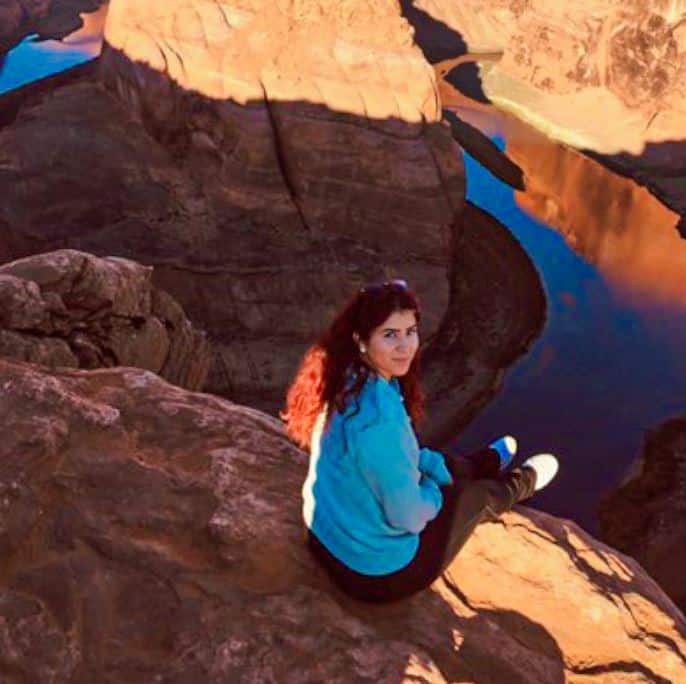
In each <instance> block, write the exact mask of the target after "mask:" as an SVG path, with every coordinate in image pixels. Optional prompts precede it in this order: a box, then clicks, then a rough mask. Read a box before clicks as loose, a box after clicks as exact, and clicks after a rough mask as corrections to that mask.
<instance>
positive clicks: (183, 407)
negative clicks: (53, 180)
mask: <svg viewBox="0 0 686 684" xmlns="http://www.w3.org/2000/svg"><path fill="white" fill-rule="evenodd" d="M0 390H1V392H0V416H1V417H2V424H3V428H4V432H3V435H4V437H3V440H2V441H1V442H0V464H1V467H0V488H1V490H2V491H1V493H0V507H1V508H0V510H1V511H2V515H0V549H1V553H0V678H2V679H5V680H7V681H12V680H16V679H20V680H25V681H41V682H49V681H54V682H63V681H65V682H66V681H83V682H86V681H87V682H96V681H108V682H112V683H113V684H116V683H119V682H122V683H124V682H125V683H126V684H137V683H138V682H141V683H142V682H150V681H154V680H155V677H158V678H161V679H163V680H168V681H179V682H180V681H187V682H208V684H213V683H215V682H216V683H219V682H227V681H236V682H239V681H260V682H263V681H288V682H291V681H292V682H298V681H317V682H370V683H372V682H373V683H377V682H408V683H409V682H411V681H425V682H448V681H450V682H455V681H462V682H478V683H479V684H504V683H505V682H507V683H508V684H510V683H512V684H525V683H526V684H530V683H531V682H536V683H537V684H559V683H560V682H562V681H565V682H570V683H571V684H588V683H589V682H602V683H603V684H620V682H627V681H631V682H656V681H665V682H679V681H682V680H684V679H685V678H686V664H685V653H686V622H685V621H684V617H683V615H682V614H680V613H679V611H678V610H677V609H676V608H675V607H674V605H673V604H672V603H671V602H670V601H669V599H667V597H666V596H665V595H664V594H663V593H662V591H661V590H660V589H659V588H658V586H657V585H656V584H655V583H654V582H653V581H652V580H651V579H650V578H649V577H648V576H647V575H646V574H645V572H644V571H643V570H642V569H641V567H640V566H639V565H638V564H637V563H636V562H635V561H633V560H631V559H629V558H628V557H625V556H623V555H622V554H620V553H617V552H615V551H613V550H612V549H610V548H609V547H607V546H605V545H604V544H601V543H600V542H598V541H596V540H595V539H593V538H592V537H590V536H589V535H587V534H586V533H584V532H583V531H582V530H581V529H579V528H578V527H577V526H576V525H575V524H573V523H571V522H569V521H565V520H557V519H555V518H553V517H551V516H548V515H546V514H543V513H539V512H536V511H531V510H528V509H526V508H524V507H520V508H519V509H518V510H517V512H513V513H512V514H509V515H507V516H505V517H504V518H503V519H502V520H501V521H500V522H494V523H485V524H483V525H482V526H481V527H480V528H479V529H478V530H477V532H476V534H475V535H474V536H473V537H472V539H471V540H470V541H469V542H468V543H467V545H466V546H465V548H464V549H463V551H462V552H461V554H460V556H458V559H457V560H456V561H455V562H454V563H453V565H452V566H451V568H450V569H449V571H448V572H447V573H446V574H445V575H444V577H443V579H439V580H438V581H437V582H436V583H435V584H434V586H433V587H432V588H430V589H429V590H427V591H425V592H424V593H422V594H420V595H418V596H416V597H414V598H413V599H412V600H409V601H406V602H403V603H400V604H397V605H393V606H387V607H373V606H365V605H363V604H359V603H355V602H352V601H349V600H347V599H345V598H344V597H342V596H341V595H339V594H338V593H336V592H335V591H334V590H333V589H332V587H331V586H330V585H329V583H328V581H327V579H326V577H325V576H324V575H323V574H322V572H321V571H320V570H319V569H318V568H317V567H316V566H315V565H314V563H313V561H312V560H311V559H310V557H309V555H308V554H307V552H306V551H305V549H304V547H303V545H302V532H301V522H300V486H301V483H302V479H303V478H304V475H305V457H304V454H303V453H302V452H300V451H299V450H298V449H296V448H295V447H294V446H293V445H292V444H291V443H290V442H289V441H288V440H287V439H286V437H285V434H284V430H283V428H282V426H281V424H280V423H279V422H278V421H277V420H276V419H273V418H271V417H269V416H267V415H265V414H262V413H260V412H259V411H256V410H254V409H250V408H247V407H244V406H239V405H236V404H232V403H231V402H228V401H226V400H222V399H219V398H217V397H214V396H210V395H206V394H202V393H193V392H189V391H187V390H183V389H180V388H178V387H175V386H173V385H170V384H169V383H167V382H165V381H164V380H162V379H160V378H159V377H158V376H156V375H154V374H153V373H151V372H149V371H144V370H140V369H135V368H116V369H115V368H112V369H98V370H93V371H84V370H76V369H59V370H56V371H53V372H47V371H46V370H45V369H41V368H39V367H37V366H32V365H30V364H26V363H17V362H12V361H8V360H4V359H0Z"/></svg>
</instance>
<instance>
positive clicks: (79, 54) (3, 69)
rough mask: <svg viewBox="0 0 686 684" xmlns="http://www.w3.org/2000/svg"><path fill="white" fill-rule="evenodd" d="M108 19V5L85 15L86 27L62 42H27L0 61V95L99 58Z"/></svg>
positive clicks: (31, 38) (26, 40) (33, 40)
mask: <svg viewBox="0 0 686 684" xmlns="http://www.w3.org/2000/svg"><path fill="white" fill-rule="evenodd" d="M106 16H107V6H106V5H103V6H102V7H100V8H99V9H98V10H96V11H95V12H92V13H90V14H82V15H81V18H82V19H83V22H84V25H83V26H82V27H81V28H80V29H79V30H78V31H75V32H74V33H72V34H71V35H69V36H67V37H66V38H64V39H63V40H62V41H59V40H46V41H40V42H38V41H36V40H35V36H28V37H27V38H25V39H24V40H23V41H22V42H21V43H19V45H17V46H16V47H15V48H13V49H12V50H10V51H9V53H7V55H5V56H4V57H3V58H0V93H4V92H7V91H9V90H13V89H14V88H19V87H20V86H22V85H26V84H27V83H31V82H33V81H36V80H38V79H41V78H44V77H46V76H50V75H51V74H55V73H57V72H59V71H64V70H65V69H68V68H69V67H72V66H76V65H77V64H81V63H83V62H86V61H88V60H89V59H93V58H94V57H97V56H98V55H99V54H100V50H101V48H102V33H103V28H104V25H105V18H106ZM3 60H4V64H3Z"/></svg>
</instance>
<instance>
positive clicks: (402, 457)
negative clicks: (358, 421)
mask: <svg viewBox="0 0 686 684" xmlns="http://www.w3.org/2000/svg"><path fill="white" fill-rule="evenodd" d="M355 442H356V452H357V460H358V463H359V467H360V472H361V473H362V477H363V478H364V479H365V481H366V482H367V484H368V485H369V486H370V488H371V490H372V492H373V493H374V496H375V497H376V499H377V500H378V501H379V503H380V505H381V508H382V510H383V512H384V516H385V518H386V520H387V522H388V524H389V525H391V526H392V527H396V528H398V529H401V530H404V531H407V532H413V533H419V532H421V531H422V530H423V529H424V527H426V523H427V522H429V520H432V519H433V518H435V517H436V515H437V514H438V512H439V511H440V509H441V506H442V505H443V494H442V493H441V490H440V489H439V487H438V484H437V483H436V482H435V481H434V480H433V479H432V478H430V477H426V476H424V475H423V474H422V473H421V472H420V470H419V468H418V467H417V465H416V463H417V454H416V449H415V453H414V454H413V450H412V444H411V443H410V442H409V440H407V439H406V438H405V437H404V433H403V431H402V429H401V427H400V426H399V425H398V423H394V422H393V421H384V422H381V423H376V424H374V425H371V426H368V427H366V428H364V429H362V430H360V431H359V432H357V433H356V435H355Z"/></svg>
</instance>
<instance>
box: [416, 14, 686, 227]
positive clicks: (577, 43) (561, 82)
mask: <svg viewBox="0 0 686 684" xmlns="http://www.w3.org/2000/svg"><path fill="white" fill-rule="evenodd" d="M403 4H404V6H405V13H406V15H407V16H408V18H409V19H410V21H412V23H413V25H414V26H416V27H417V39H418V41H419V43H420V45H421V46H422V48H423V50H424V52H425V54H426V55H427V57H428V58H429V59H431V61H434V62H438V61H440V60H445V59H447V58H449V57H451V56H454V55H455V54H460V53H461V52H465V51H471V52H479V53H494V52H500V53H501V58H500V60H499V62H498V63H497V65H495V66H494V67H491V65H487V66H485V67H482V69H481V83H482V86H483V89H484V92H485V93H486V95H487V96H488V97H489V98H490V100H491V101H492V102H494V103H495V104H497V105H498V106H500V107H503V108H505V109H508V110H510V111H512V112H514V113H515V114H516V115H517V116H519V117H521V118H523V119H524V120H526V121H528V122H529V123H532V124H533V125H534V126H536V127H537V128H539V129H541V130H542V131H543V132H545V133H546V134H547V135H549V136H551V137H553V138H555V139H557V140H560V141H562V142H565V143H567V144H570V145H572V146H574V147H577V148H581V149H584V150H586V151H588V152H589V153H591V154H594V155H596V156H597V157H598V158H599V159H600V160H601V161H602V162H603V163H604V164H607V165H609V166H610V167H611V168H613V169H614V170H617V171H619V172H620V173H623V174H625V175H627V176H630V177H632V178H635V179H636V180H638V181H639V182H640V183H641V184H643V185H646V186H647V187H648V188H650V190H651V191H652V192H654V193H655V194H656V195H657V196H658V197H659V198H660V199H661V200H662V201H663V202H665V203H666V204H668V205H669V206H670V207H671V208H673V209H674V210H675V211H677V212H678V213H679V214H680V215H681V216H682V221H681V224H680V231H681V234H682V236H686V161H685V160H686V0H631V1H630V2H624V1H623V0H611V1H610V2H607V1H602V2H600V1H598V2H564V3H560V2H553V3H551V2H544V1H543V0H488V1H487V2H483V0H465V1H464V2H459V3H455V2H447V1H444V0H404V2H403ZM451 50H452V53H453V54H452V55H451V54H450V51H451Z"/></svg>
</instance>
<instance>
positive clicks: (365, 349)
mask: <svg viewBox="0 0 686 684" xmlns="http://www.w3.org/2000/svg"><path fill="white" fill-rule="evenodd" d="M360 353H361V354H366V353H367V347H365V346H364V345H363V344H361V345H360Z"/></svg>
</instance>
